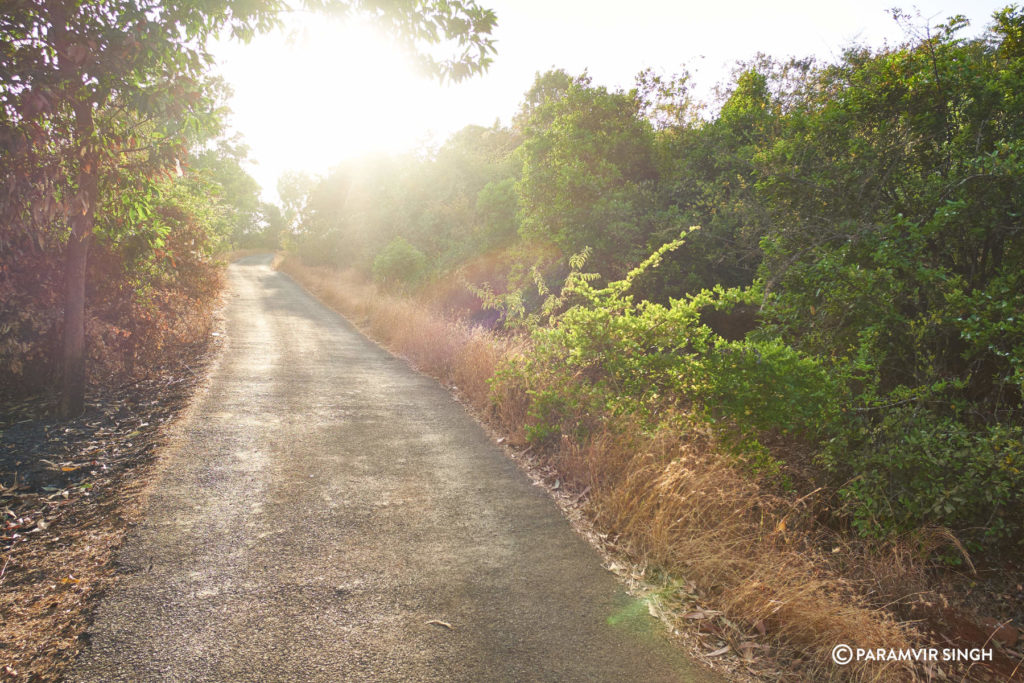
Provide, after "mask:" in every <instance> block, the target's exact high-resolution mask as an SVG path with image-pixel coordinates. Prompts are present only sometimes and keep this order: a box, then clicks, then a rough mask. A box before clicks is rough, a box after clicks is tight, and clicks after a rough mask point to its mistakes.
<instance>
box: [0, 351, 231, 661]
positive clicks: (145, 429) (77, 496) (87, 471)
mask: <svg viewBox="0 0 1024 683" xmlns="http://www.w3.org/2000/svg"><path fill="white" fill-rule="evenodd" d="M219 339H220V337H219V336H214V337H212V338H211V339H209V340H208V341H207V342H204V343H201V344H198V345H192V346H188V347H185V348H178V349H174V350H170V351H169V352H168V358H167V360H166V362H165V363H164V364H163V365H162V366H161V367H158V368H152V369H150V371H149V373H148V376H147V377H146V378H144V379H139V380H137V381H132V382H129V383H125V384H122V385H120V386H116V387H104V388H99V389H97V390H94V391H93V392H91V393H90V394H89V395H88V396H87V397H86V411H85V413H84V414H83V415H82V416H81V417H80V418H79V419H77V420H73V421H58V420H55V419H53V418H49V417H47V415H48V414H50V413H52V408H53V405H52V403H53V402H52V400H47V399H46V398H42V397H39V398H34V399H30V400H25V401H21V402H18V403H14V404H6V405H0V487H2V488H0V514H2V515H3V519H2V521H0V680H11V681H29V680H31V681H54V680H59V679H60V678H61V677H62V674H63V672H64V671H65V669H66V668H67V666H68V665H69V663H70V662H72V661H73V660H74V658H75V657H76V656H77V654H78V652H79V651H80V649H81V648H82V646H83V645H84V643H85V637H84V633H85V631H86V629H87V628H88V626H89V624H90V621H91V613H92V609H93V608H94V606H95V605H96V603H97V601H98V599H99V598H100V597H101V596H102V594H103V593H104V591H105V590H106V589H107V588H108V587H109V586H110V585H111V583H112V582H113V581H114V580H115V578H116V568H115V567H114V565H113V553H114V551H115V550H116V549H117V548H118V547H120V545H121V543H122V540H123V538H124V535H125V532H126V531H127V530H128V529H130V528H131V527H133V526H134V525H135V524H136V523H137V521H138V516H139V512H138V511H139V502H140V498H141V497H142V496H143V493H144V491H145V488H146V483H147V482H148V481H149V479H150V477H151V474H152V473H153V470H154V465H155V458H156V453H157V451H158V449H159V447H160V446H161V445H162V444H163V443H164V441H165V440H166V439H167V436H168V433H169V431H170V430H171V429H172V427H171V426H172V424H173V423H174V422H175V421H176V418H177V417H178V416H179V415H180V414H181V413H182V411H183V410H184V409H185V408H186V407H187V406H188V404H189V401H190V399H191V397H192V396H193V394H194V392H195V391H196V389H197V387H199V386H200V385H201V383H202V381H203V379H204V377H205V375H206V372H207V369H208V367H209V366H210V364H211V363H212V362H213V360H214V358H215V357H216V354H217V352H218V348H219Z"/></svg>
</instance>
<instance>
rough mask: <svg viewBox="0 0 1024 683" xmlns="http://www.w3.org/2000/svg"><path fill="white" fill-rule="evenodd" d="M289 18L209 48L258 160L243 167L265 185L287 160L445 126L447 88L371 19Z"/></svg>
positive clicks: (322, 157)
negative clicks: (267, 30)
mask: <svg viewBox="0 0 1024 683" xmlns="http://www.w3.org/2000/svg"><path fill="white" fill-rule="evenodd" d="M291 23H292V25H291V26H290V27H289V28H288V29H285V30H282V31H279V32H276V33H274V34H271V35H266V36H262V37H258V38H257V39H256V40H254V41H253V42H252V43H250V44H248V45H240V44H237V43H231V44H224V45H222V46H220V49H219V50H218V54H219V55H220V56H221V73H222V74H223V75H224V77H225V78H226V79H227V80H228V82H229V83H230V84H231V86H232V88H233V89H234V97H233V98H232V102H231V108H232V110H233V112H234V114H233V116H232V123H233V126H234V128H235V129H237V130H241V131H245V141H246V142H247V143H248V144H249V145H251V146H252V148H253V150H254V162H255V163H256V164H257V165H256V166H255V167H254V168H253V169H251V172H252V174H253V176H254V177H256V178H257V180H259V181H260V182H261V184H262V185H263V187H264V188H266V189H267V190H271V189H272V188H273V187H274V185H275V181H276V178H277V176H278V175H279V174H280V173H281V172H282V171H284V170H287V169H296V170H300V169H301V170H306V171H310V172H314V173H323V172H324V171H326V170H327V169H328V168H330V167H331V166H333V165H335V164H337V163H338V162H340V161H341V160H343V159H346V158H351V157H354V156H361V155H364V154H368V153H374V152H399V151H404V150H409V149H413V148H416V147H417V146H419V145H422V144H425V143H428V142H431V141H433V138H435V137H436V136H437V135H438V134H442V133H448V132H449V131H448V130H447V122H448V121H451V120H453V119H455V118H457V117H456V116H454V114H455V112H454V111H452V109H453V108H454V107H456V105H454V103H453V102H452V100H451V98H446V97H445V95H446V93H447V92H448V91H449V90H450V89H449V88H446V87H444V86H442V85H441V84H440V83H438V82H437V81H433V80H430V79H428V78H425V77H423V76H421V75H420V74H418V73H417V72H416V69H415V66H414V64H413V61H412V60H411V59H410V58H409V57H408V55H407V54H405V53H404V52H403V51H402V50H401V49H400V48H399V47H398V46H397V45H395V44H394V43H393V42H391V41H389V40H387V39H386V38H384V37H383V36H381V35H380V34H379V33H378V32H377V31H375V30H374V29H373V27H370V26H368V25H366V24H365V23H360V22H346V23H341V22H338V21H333V20H329V19H326V18H323V17H316V18H313V17H308V16H301V17H299V18H298V19H297V20H296V21H293V22H291ZM441 128H445V130H441ZM270 194H272V191H271V192H270Z"/></svg>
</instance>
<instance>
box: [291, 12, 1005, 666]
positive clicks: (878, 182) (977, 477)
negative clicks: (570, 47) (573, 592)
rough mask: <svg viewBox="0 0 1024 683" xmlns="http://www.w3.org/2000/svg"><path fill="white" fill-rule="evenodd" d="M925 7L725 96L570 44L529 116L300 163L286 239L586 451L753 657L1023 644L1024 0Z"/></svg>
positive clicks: (408, 350)
mask: <svg viewBox="0 0 1024 683" xmlns="http://www.w3.org/2000/svg"><path fill="white" fill-rule="evenodd" d="M894 18H895V19H896V20H897V21H900V22H902V23H903V24H904V25H905V27H906V30H907V38H906V40H905V42H903V43H902V44H899V45H892V46H886V47H883V48H877V49H876V48H867V47H860V46H855V47H851V48H849V49H848V50H847V51H846V52H845V53H844V54H843V55H842V57H841V58H839V59H837V60H836V61H835V62H834V63H827V64H826V63H818V62H816V61H814V60H811V59H802V60H801V59H797V60H789V61H779V60H775V59H772V58H770V57H766V56H762V57H759V58H757V59H755V60H753V61H751V62H749V63H745V64H741V65H739V66H738V67H737V69H736V73H735V76H734V78H733V79H732V80H731V81H730V82H729V83H728V84H727V85H726V86H725V87H723V88H722V90H721V92H720V96H719V98H718V99H717V100H716V101H715V102H711V103H702V102H699V101H697V100H695V99H694V97H693V96H692V94H691V89H690V82H689V78H688V76H687V75H686V74H685V73H684V74H681V75H675V76H665V75H658V74H654V73H652V72H644V73H641V74H640V76H639V77H638V80H637V86H636V88H635V89H633V90H630V91H610V90H608V89H607V88H604V87H601V86H600V85H597V84H595V83H593V82H592V80H591V78H590V77H589V76H587V75H586V74H582V75H572V74H568V73H565V72H562V71H557V70H556V71H551V72H548V73H545V74H540V75H538V77H537V79H536V82H535V84H534V85H533V87H532V88H531V89H530V90H529V91H528V92H527V93H526V94H525V96H524V100H523V103H522V106H521V109H520V111H519V113H518V115H517V116H516V117H515V118H514V120H513V121H511V122H510V124H509V125H507V126H502V125H497V124H496V125H495V126H493V127H490V128H483V127H475V126H474V127H468V128H466V129H464V130H462V131H461V132H459V133H457V134H456V135H454V136H453V137H452V138H451V139H449V140H448V141H447V142H446V143H445V144H444V145H442V146H441V147H440V148H439V149H438V150H437V151H436V152H435V153H433V154H430V155H426V156H422V155H421V156H408V157H390V158H372V159H365V160H361V161H353V162H348V163H345V164H342V165H340V166H339V167H337V168H336V169H335V170H334V171H333V172H332V173H331V174H329V175H328V176H326V177H324V178H321V179H309V178H305V179H303V182H295V180H296V179H295V178H292V179H291V181H292V182H291V183H290V184H289V185H288V186H287V187H285V186H282V192H281V194H282V198H284V199H285V202H286V205H288V204H289V203H290V205H291V206H292V207H293V209H292V210H293V212H294V214H293V215H294V223H293V225H294V229H293V230H292V231H291V232H289V233H288V234H287V235H286V237H285V241H286V244H287V246H288V247H289V249H290V250H291V251H292V252H293V255H292V256H290V257H289V258H288V259H286V261H285V262H284V264H283V265H282V268H283V269H284V270H285V271H286V272H289V273H291V274H293V275H294V276H295V277H296V279H298V280H299V281H300V282H302V283H303V284H305V285H306V286H307V287H309V288H310V289H311V290H312V291H314V292H315V293H317V294H318V295H320V296H321V297H322V298H324V299H325V300H327V301H328V302H329V303H331V304H332V305H334V306H336V307H337V308H338V309H339V310H340V311H342V312H343V313H345V314H346V315H348V316H349V317H351V318H352V319H353V320H354V321H356V322H357V323H358V324H360V325H362V326H363V327H364V329H366V330H367V332H368V333H369V334H370V335H371V336H373V337H374V338H377V339H379V340H381V341H382V342H383V343H385V344H386V345H388V346H390V347H391V348H393V349H395V350H396V351H398V352H399V353H401V354H403V355H405V356H407V357H408V358H409V359H410V360H411V361H413V362H414V363H416V364H417V365H419V366H420V367H422V368H423V369H425V370H426V371H428V372H430V373H432V374H434V375H435V376H437V377H439V378H441V379H442V380H444V381H445V382H447V383H449V384H453V385H455V386H457V387H458V390H459V391H460V392H461V393H462V394H463V395H465V396H466V397H467V398H468V399H469V401H470V402H471V403H472V404H473V405H474V406H475V407H476V408H477V410H478V411H479V412H480V413H481V414H482V415H483V416H485V417H486V419H488V420H490V421H491V422H492V424H494V425H495V426H496V427H498V428H499V429H500V430H502V431H503V432H504V433H505V434H506V435H507V437H508V438H509V439H510V440H511V442H513V443H514V444H517V445H518V446H520V447H521V448H526V449H528V450H529V452H530V453H531V457H533V458H535V459H537V461H538V462H539V463H541V464H542V465H543V466H545V467H550V468H554V470H555V471H557V473H558V477H559V481H560V482H564V485H565V486H567V487H570V488H571V489H572V490H573V491H574V493H575V495H577V496H578V499H579V501H580V502H581V504H582V505H583V506H584V510H585V513H586V514H587V516H588V517H589V518H590V519H591V520H592V521H593V523H594V524H595V527H596V529H597V530H598V531H599V532H600V533H601V534H604V535H607V538H609V539H611V540H610V541H609V544H610V545H611V546H613V548H614V549H615V550H616V551H618V552H621V553H623V554H625V555H626V556H628V557H630V558H631V559H632V560H633V561H635V562H637V563H639V564H642V565H644V566H646V567H647V569H648V574H649V578H651V580H652V581H654V582H655V583H656V584H657V585H659V586H661V587H662V588H661V591H660V592H659V593H658V594H657V599H658V600H660V601H661V604H662V605H663V608H664V609H663V612H666V613H674V614H676V615H677V617H678V618H679V619H680V620H682V621H687V620H689V621H699V622H700V624H701V628H703V629H707V632H710V633H715V634H717V635H718V636H719V637H720V638H721V640H723V641H725V642H726V643H727V644H728V645H729V646H730V648H731V649H732V650H733V651H734V652H735V653H736V655H737V656H738V657H740V658H741V659H742V660H744V661H747V662H754V661H755V660H757V659H758V658H759V656H760V653H761V652H763V651H764V649H763V648H764V647H765V646H769V647H770V648H771V649H772V651H773V652H775V653H776V654H779V653H781V654H782V655H783V656H784V657H785V658H788V659H789V660H790V661H791V663H792V664H793V666H794V667H795V670H796V671H798V672H800V673H799V675H803V676H811V677H814V678H819V677H828V676H834V677H837V678H843V677H854V678H867V679H875V678H881V679H890V678H891V679H898V678H901V677H909V676H910V675H911V674H912V672H911V671H910V669H909V668H907V667H906V666H899V665H888V667H886V666H884V665H880V664H877V663H872V662H868V663H863V664H861V665H860V666H850V667H846V668H838V667H834V666H833V665H832V664H831V659H830V655H829V653H830V651H831V648H832V647H833V646H834V645H836V644H837V643H847V644H850V645H853V646H854V647H858V646H860V647H893V648H898V647H900V646H901V645H903V644H905V643H906V644H909V643H918V644H920V643H927V644H936V645H938V646H945V645H947V644H949V643H955V644H957V645H959V646H962V647H980V646H982V645H984V646H986V647H989V646H991V647H994V648H995V650H996V658H995V659H996V661H995V662H993V663H991V664H988V665H986V666H985V667H984V668H983V667H982V665H975V666H974V667H973V668H971V669H949V668H947V670H945V671H944V672H943V673H944V674H945V675H953V676H965V675H966V676H967V677H968V678H974V677H981V676H982V675H992V676H995V677H1004V678H1005V677H1006V676H1012V675H1020V673H1021V660H1022V654H1021V645H1020V642H1019V631H1018V630H1017V629H1018V628H1019V627H1021V626H1022V625H1024V613H1022V612H1021V604H1022V599H1024V589H1022V588H1021V584H1022V581H1024V572H1022V567H1021V557H1022V556H1024V432H1022V430H1024V405H1022V390H1024V281H1022V277H1024V229H1022V224H1021V215H1022V211H1024V116H1022V115H1021V114H1022V112H1024V99H1022V96H1024V95H1022V93H1024V37H1022V36H1024V12H1022V11H1021V10H1020V9H1019V8H1017V7H1009V8H1007V9H1005V10H1002V11H1000V12H997V13H996V14H995V15H994V17H993V19H992V22H991V24H990V25H989V27H988V28H987V30H986V31H985V32H984V33H983V34H982V35H980V36H979V37H976V38H967V37H965V30H966V28H967V27H966V23H965V21H964V20H962V19H960V18H953V19H950V20H949V21H948V22H947V23H945V24H942V25H939V26H935V27H931V28H929V29H927V30H923V29H918V28H916V27H915V25H914V22H913V21H912V20H911V19H910V18H908V17H907V16H905V15H902V14H900V13H895V17H894ZM286 190H289V191H290V192H291V194H289V193H288V192H286ZM698 226H699V227H698ZM691 603H692V604H700V605H703V607H704V608H706V610H707V611H706V612H701V614H703V616H702V617H699V616H698V617H695V616H694V614H695V613H696V612H695V610H693V609H688V608H687V605H689V604H691ZM938 666H939V668H942V667H943V665H942V664H939V665H938ZM1014 672H1016V673H1014ZM916 673H917V674H918V675H924V674H926V673H928V672H923V671H921V670H918V671H917V672H916ZM930 675H938V674H937V672H936V671H934V670H933V671H931V672H930Z"/></svg>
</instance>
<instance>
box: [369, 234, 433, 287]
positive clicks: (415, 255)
mask: <svg viewBox="0 0 1024 683" xmlns="http://www.w3.org/2000/svg"><path fill="white" fill-rule="evenodd" d="M426 275H427V257H426V256H424V255H423V252H422V251H420V250H419V249H417V248H416V247H414V246H412V245H411V244H409V242H408V241H406V240H405V238H403V237H396V238H395V239H393V240H391V242H390V243H389V244H388V245H387V246H386V247H384V248H383V249H382V250H381V252H380V253H379V254H377V258H375V259H374V260H373V277H374V279H375V280H377V282H379V283H381V284H383V285H386V286H392V287H399V288H402V287H410V286H412V285H416V284H419V283H420V282H421V281H422V280H423V278H424V277H426Z"/></svg>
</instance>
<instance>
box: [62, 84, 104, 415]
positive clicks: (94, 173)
mask: <svg viewBox="0 0 1024 683" xmlns="http://www.w3.org/2000/svg"><path fill="white" fill-rule="evenodd" d="M75 128H76V130H75V133H76V135H77V137H78V140H79V143H80V145H81V149H82V154H81V156H80V158H81V161H80V164H81V166H80V167H79V171H78V194H77V195H76V197H75V200H74V201H72V206H71V207H70V211H69V214H70V221H69V222H70V223H71V236H70V237H69V238H68V246H67V252H66V253H65V255H64V358H63V361H64V362H63V363H62V369H63V376H62V380H63V381H62V386H61V397H60V416H61V417H62V418H64V419H70V418H75V417H78V416H79V415H81V414H82V411H83V410H84V408H85V267H86V264H87V262H88V254H89V239H90V238H91V237H92V229H93V224H94V221H95V210H96V201H97V197H98V194H99V182H98V180H99V178H98V176H99V168H98V164H97V160H98V155H97V153H96V149H95V147H94V145H95V141H94V140H93V115H92V105H91V104H90V103H89V102H76V103H75Z"/></svg>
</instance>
